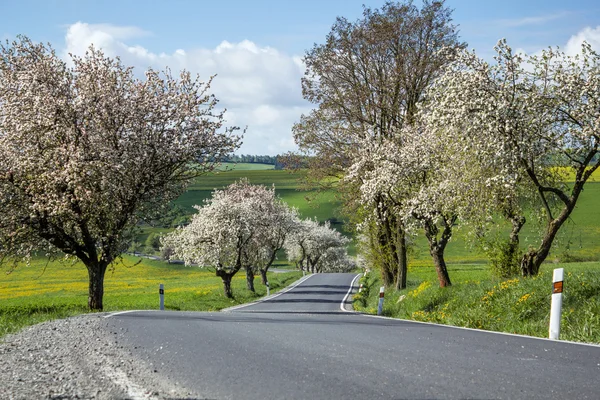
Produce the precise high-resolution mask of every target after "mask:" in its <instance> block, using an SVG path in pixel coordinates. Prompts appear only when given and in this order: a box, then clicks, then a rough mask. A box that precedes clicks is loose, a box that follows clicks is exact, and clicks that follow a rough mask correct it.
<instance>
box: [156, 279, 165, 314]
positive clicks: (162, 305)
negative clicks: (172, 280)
mask: <svg viewBox="0 0 600 400" xmlns="http://www.w3.org/2000/svg"><path fill="white" fill-rule="evenodd" d="M158 297H159V298H160V302H159V304H160V309H161V310H164V309H165V285H163V284H162V283H161V284H160V285H159V286H158Z"/></svg>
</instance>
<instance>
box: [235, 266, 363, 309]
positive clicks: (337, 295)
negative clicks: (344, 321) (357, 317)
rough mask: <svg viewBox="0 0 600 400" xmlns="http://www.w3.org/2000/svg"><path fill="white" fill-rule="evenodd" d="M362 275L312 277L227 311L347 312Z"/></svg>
mask: <svg viewBox="0 0 600 400" xmlns="http://www.w3.org/2000/svg"><path fill="white" fill-rule="evenodd" d="M359 276H360V275H357V274H313V275H308V276H306V277H304V278H302V279H301V280H299V281H298V282H296V283H295V284H294V285H292V286H291V287H290V288H288V289H286V290H284V291H282V292H280V293H277V294H275V295H273V296H270V297H268V298H265V299H262V300H260V301H257V302H254V303H250V304H245V305H241V306H237V307H232V308H229V309H226V310H224V311H229V312H231V311H235V312H278V313H331V312H340V311H347V310H350V309H351V308H352V307H351V303H350V302H349V297H350V293H351V292H352V288H353V286H354V284H355V282H356V280H357V278H358V277H359Z"/></svg>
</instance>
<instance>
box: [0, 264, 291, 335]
mask: <svg viewBox="0 0 600 400" xmlns="http://www.w3.org/2000/svg"><path fill="white" fill-rule="evenodd" d="M123 261H124V262H123V263H118V264H117V265H115V268H114V269H113V270H111V271H108V272H107V274H106V278H105V286H104V311H118V310H150V309H158V285H159V284H160V283H163V284H164V285H165V309H167V310H182V311H183V310H186V311H217V310H221V309H223V308H227V307H231V306H235V305H237V304H243V303H247V302H250V301H253V300H256V299H258V298H259V297H262V296H264V295H265V294H266V288H265V287H264V286H263V285H262V284H261V283H260V278H259V277H257V279H256V280H255V289H256V293H252V292H250V291H248V290H247V289H246V280H245V275H244V272H243V271H240V272H239V273H238V274H237V275H236V276H235V277H234V279H233V282H232V287H233V295H234V299H228V298H226V297H225V295H224V294H223V285H222V283H221V279H220V278H218V277H216V276H215V274H214V272H211V271H208V270H204V269H200V268H197V267H185V266H183V265H175V264H167V263H165V262H162V261H152V260H147V259H143V260H141V262H140V263H138V264H136V263H137V262H138V261H140V260H139V258H136V257H129V256H125V257H124V259H123ZM6 272H7V271H6V268H0V288H1V290H0V336H2V335H5V334H7V333H10V332H15V331H17V330H19V329H21V328H22V327H24V326H27V325H33V324H36V323H39V322H43V321H47V320H49V319H55V318H64V317H68V316H72V315H76V314H81V313H85V312H87V296H88V277H87V271H86V269H85V267H84V266H83V265H82V264H81V263H75V264H72V263H66V262H59V261H55V262H51V263H48V265H46V261H45V260H34V261H32V263H31V265H30V266H27V267H26V266H20V267H19V268H18V269H16V270H15V271H13V272H12V273H11V274H6ZM301 275H302V274H301V273H300V272H296V271H294V272H289V273H283V274H275V273H270V274H269V285H270V287H271V289H272V291H273V292H274V291H278V290H280V289H281V288H283V287H286V286H287V285H289V284H290V283H292V282H293V281H295V280H296V279H298V278H299V277H300V276H301Z"/></svg>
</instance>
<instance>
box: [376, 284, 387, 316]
mask: <svg viewBox="0 0 600 400" xmlns="http://www.w3.org/2000/svg"><path fill="white" fill-rule="evenodd" d="M384 290H385V287H383V286H382V287H380V288H379V306H378V307H377V315H381V314H382V313H383V292H384Z"/></svg>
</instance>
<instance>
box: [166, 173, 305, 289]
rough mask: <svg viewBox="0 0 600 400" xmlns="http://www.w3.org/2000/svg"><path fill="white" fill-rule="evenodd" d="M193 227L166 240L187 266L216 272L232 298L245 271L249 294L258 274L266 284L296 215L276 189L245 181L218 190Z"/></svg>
mask: <svg viewBox="0 0 600 400" xmlns="http://www.w3.org/2000/svg"><path fill="white" fill-rule="evenodd" d="M195 208H196V209H197V210H198V213H196V214H194V215H193V216H192V220H191V222H190V224H189V225H187V226H185V227H182V228H178V229H177V230H175V231H174V232H172V233H170V234H169V235H167V236H166V237H165V238H164V239H163V246H164V247H169V248H172V249H173V251H174V252H175V254H176V255H178V256H179V257H181V258H182V259H183V260H184V262H185V263H186V264H188V265H190V264H198V265H199V266H200V267H203V268H214V269H215V272H216V275H217V276H219V277H220V278H221V279H222V281H223V289H224V292H225V295H226V296H227V297H230V298H231V297H232V296H233V294H232V290H231V279H232V278H233V277H234V276H235V274H237V273H238V272H239V271H240V270H241V269H244V270H245V271H246V284H247V287H248V290H251V291H254V276H255V273H256V271H260V273H261V276H262V278H263V282H264V283H265V284H266V283H267V278H266V274H267V271H268V270H269V267H270V266H271V265H272V264H273V262H274V261H275V259H276V257H277V252H278V251H279V250H280V249H281V248H282V247H283V245H284V243H285V241H286V237H287V236H288V233H289V232H290V230H291V229H293V227H294V225H295V224H296V221H297V211H296V210H295V209H292V208H290V207H289V206H287V205H286V204H285V203H284V202H283V201H282V200H280V199H279V198H278V197H277V196H276V194H275V188H274V187H272V188H270V189H269V188H267V187H265V186H263V185H251V184H250V182H249V181H248V179H242V180H240V181H238V182H235V183H233V184H231V185H229V186H228V187H227V188H225V189H222V190H215V191H214V192H213V194H212V197H211V198H210V199H207V200H206V202H205V204H204V205H202V206H196V207H195Z"/></svg>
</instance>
